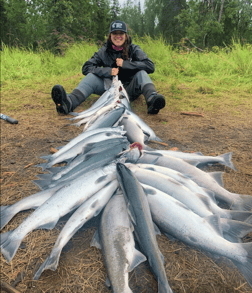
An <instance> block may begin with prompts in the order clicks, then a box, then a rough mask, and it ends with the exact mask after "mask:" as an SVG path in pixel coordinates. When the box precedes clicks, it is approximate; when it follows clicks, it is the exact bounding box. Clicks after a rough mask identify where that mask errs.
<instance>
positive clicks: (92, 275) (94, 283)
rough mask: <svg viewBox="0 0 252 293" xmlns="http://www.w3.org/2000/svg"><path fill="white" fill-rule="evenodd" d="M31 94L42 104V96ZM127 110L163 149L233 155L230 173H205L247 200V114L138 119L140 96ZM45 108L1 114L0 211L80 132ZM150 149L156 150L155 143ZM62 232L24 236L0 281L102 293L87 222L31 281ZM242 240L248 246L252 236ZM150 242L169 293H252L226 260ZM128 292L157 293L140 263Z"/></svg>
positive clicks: (101, 269)
mask: <svg viewBox="0 0 252 293" xmlns="http://www.w3.org/2000/svg"><path fill="white" fill-rule="evenodd" d="M39 94H41V95H43V98H45V97H44V95H45V94H44V93H39ZM90 103H91V100H89V101H87V103H86V104H85V105H81V106H80V107H79V109H77V110H82V109H83V108H84V107H89V106H90ZM134 103H135V105H134V109H135V112H136V114H138V115H139V116H140V118H142V119H143V120H144V121H145V122H146V123H147V124H148V125H149V126H150V127H151V128H152V129H153V130H154V131H155V132H156V134H157V135H158V136H159V137H160V138H162V139H163V141H164V142H166V143H168V145H169V147H168V149H170V148H172V147H177V148H178V149H179V150H181V151H187V152H192V151H201V152H202V153H203V154H205V155H218V154H223V153H226V152H233V162H234V164H235V166H236V168H237V169H238V171H233V170H230V169H228V168H226V167H223V166H219V165H216V166H212V167H211V168H209V169H208V170H211V171H213V170H220V171H223V172H224V184H225V188H226V189H228V190H229V191H231V192H235V193H240V194H249V195H252V110H251V111H248V110H244V112H243V115H239V116H237V117H235V116H232V115H231V114H229V112H228V110H227V111H224V112H223V111H222V112H218V111H216V112H215V113H204V114H205V116H204V117H195V116H184V115H180V113H178V112H173V111H172V109H165V110H162V111H161V112H160V113H159V114H158V115H156V116H150V115H147V114H146V109H145V107H146V106H145V102H144V100H143V98H142V97H140V98H139V99H138V100H137V101H135V102H134ZM48 105H50V106H48V107H43V106H42V105H41V104H40V103H39V97H37V99H36V100H34V103H33V104H26V105H24V107H23V108H22V109H20V110H19V111H18V112H12V113H5V114H7V115H10V116H12V117H13V118H15V119H17V120H18V121H19V123H18V124H17V125H12V124H9V123H7V122H5V121H3V120H1V205H9V204H13V203H15V202H16V201H18V200H20V199H21V198H24V197H26V196H29V195H31V194H33V193H35V192H37V191H39V189H38V188H37V187H36V186H35V185H34V184H33V183H32V180H34V179H37V178H36V175H37V174H39V173H42V172H41V170H40V169H38V168H36V167H35V165H36V164H38V163H42V162H43V160H42V159H40V157H41V156H42V155H44V154H49V151H50V148H51V147H54V148H55V147H58V146H60V145H64V144H66V143H67V142H68V140H70V139H72V138H73V137H75V136H77V135H78V134H79V133H80V132H81V131H82V127H81V128H77V127H75V126H68V125H67V124H68V123H69V122H68V121H67V120H65V117H63V116H59V115H57V114H56V111H55V106H54V104H53V103H52V102H51V99H50V96H49V95H48ZM240 110H241V109H240ZM151 146H152V147H154V148H162V149H164V147H162V146H160V145H156V144H151ZM29 164H31V165H29ZM28 165H29V166H28ZM29 213H31V211H28V212H23V213H20V214H18V215H17V216H15V217H14V219H13V220H12V221H11V222H10V223H9V224H8V225H7V226H6V228H4V230H3V231H4V232H6V231H9V230H11V229H14V228H16V227H17V226H18V225H19V224H20V223H21V222H22V221H23V219H24V218H25V217H27V215H29ZM62 225H63V222H60V223H59V224H58V225H57V227H56V228H55V229H53V230H52V231H46V230H37V231H34V232H32V233H31V234H29V235H28V236H27V237H26V238H25V239H24V241H23V243H22V245H21V247H20V248H19V250H18V252H17V254H16V255H15V257H14V259H13V260H12V262H11V263H10V264H7V263H6V261H5V259H4V258H3V256H2V255H1V280H2V281H4V282H6V283H8V284H12V285H14V286H15V287H16V289H17V290H19V291H20V292H36V293H40V292H41V293H42V292H54V293H56V292H57V293H59V292H62V293H65V292H71V293H73V292H110V290H108V289H107V288H106V286H105V280H106V270H105V266H104V262H103V257H102V253H101V251H99V250H97V249H96V248H93V247H89V244H90V241H91V239H92V236H93V233H94V231H95V223H93V224H92V223H91V224H90V225H89V226H90V227H88V228H85V229H82V230H81V231H79V232H78V233H76V235H75V236H74V237H73V239H72V240H71V241H70V243H69V244H68V245H67V248H66V249H64V251H63V253H62V255H61V258H60V262H59V266H58V268H57V270H56V271H55V272H53V271H50V270H47V271H45V272H44V273H43V274H42V275H41V277H40V279H39V281H36V282H34V281H32V278H33V274H34V272H35V271H36V270H37V269H38V267H39V266H40V264H42V263H43V261H44V260H45V258H46V257H47V256H48V255H49V254H50V252H51V249H52V247H53V245H54V242H55V241H56V239H57V236H58V234H59V232H60V229H61V227H62ZM244 241H252V235H251V234H250V235H248V236H247V237H246V238H245V239H244ZM158 243H159V246H160V249H161V252H162V253H163V255H164V258H165V261H166V266H165V268H166V273H167V276H168V279H169V282H170V285H171V287H172V289H173V290H174V292H176V293H179V292H181V293H182V292H194V293H202V292H209V293H210V292H211V293H212V292H216V293H220V292H225V293H230V292H252V289H251V288H250V287H249V286H248V284H247V283H246V281H245V279H244V278H243V276H241V275H240V273H239V272H238V271H237V270H236V268H235V267H234V266H233V265H232V264H231V263H230V262H229V261H228V260H226V259H224V258H219V259H216V258H213V257H211V256H210V255H208V254H205V253H203V252H201V251H198V250H196V249H194V248H192V247H189V246H187V245H185V244H183V243H181V242H180V241H177V240H175V241H172V240H169V239H167V238H166V237H165V236H164V235H162V236H158ZM130 287H131V288H132V291H133V292H146V293H147V292H157V283H156V281H155V279H154V277H153V275H152V273H151V272H150V270H149V267H148V265H147V264H146V263H144V264H142V265H140V266H139V267H138V268H137V269H136V270H134V271H133V272H132V273H131V274H130Z"/></svg>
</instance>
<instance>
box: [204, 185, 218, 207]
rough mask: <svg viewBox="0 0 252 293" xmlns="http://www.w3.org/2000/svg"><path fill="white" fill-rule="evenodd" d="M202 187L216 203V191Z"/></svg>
mask: <svg viewBox="0 0 252 293" xmlns="http://www.w3.org/2000/svg"><path fill="white" fill-rule="evenodd" d="M202 189H203V190H204V191H205V193H207V195H208V196H209V197H210V198H211V199H212V200H213V201H214V202H215V203H216V198H215V193H214V192H213V191H212V190H210V189H207V188H204V187H202Z"/></svg>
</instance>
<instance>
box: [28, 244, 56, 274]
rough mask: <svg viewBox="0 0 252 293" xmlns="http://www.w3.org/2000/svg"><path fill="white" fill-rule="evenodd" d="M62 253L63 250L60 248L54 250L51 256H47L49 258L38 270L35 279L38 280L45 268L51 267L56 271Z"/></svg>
mask: <svg viewBox="0 0 252 293" xmlns="http://www.w3.org/2000/svg"><path fill="white" fill-rule="evenodd" d="M60 253H61V250H59V249H57V250H53V251H52V253H51V254H50V256H48V257H47V259H46V260H45V261H44V262H43V264H42V265H41V266H40V268H39V269H38V270H37V272H36V273H35V275H34V277H33V279H34V280H38V279H39V278H40V276H41V274H42V273H43V271H44V270H48V269H50V270H52V271H55V270H56V269H57V266H58V264H59V258H60Z"/></svg>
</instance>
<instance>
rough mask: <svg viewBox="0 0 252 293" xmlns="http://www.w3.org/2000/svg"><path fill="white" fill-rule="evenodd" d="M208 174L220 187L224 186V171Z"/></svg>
mask: <svg viewBox="0 0 252 293" xmlns="http://www.w3.org/2000/svg"><path fill="white" fill-rule="evenodd" d="M207 174H209V175H210V176H211V177H212V178H213V179H214V180H215V181H216V182H217V183H218V184H219V185H220V186H221V187H224V183H223V174H224V172H209V173H207Z"/></svg>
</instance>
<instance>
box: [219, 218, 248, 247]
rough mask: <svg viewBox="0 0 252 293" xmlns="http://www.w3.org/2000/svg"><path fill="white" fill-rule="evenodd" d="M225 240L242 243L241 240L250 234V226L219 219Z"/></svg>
mask: <svg viewBox="0 0 252 293" xmlns="http://www.w3.org/2000/svg"><path fill="white" fill-rule="evenodd" d="M220 224H221V228H222V230H223V233H224V236H225V239H227V240H229V241H231V242H242V240H241V239H242V238H243V237H244V236H245V235H247V234H248V233H250V232H252V225H251V224H249V223H244V222H239V221H235V220H230V219H220Z"/></svg>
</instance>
